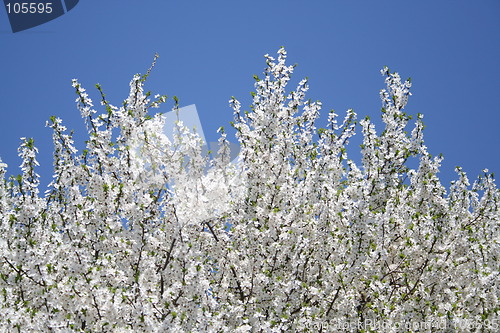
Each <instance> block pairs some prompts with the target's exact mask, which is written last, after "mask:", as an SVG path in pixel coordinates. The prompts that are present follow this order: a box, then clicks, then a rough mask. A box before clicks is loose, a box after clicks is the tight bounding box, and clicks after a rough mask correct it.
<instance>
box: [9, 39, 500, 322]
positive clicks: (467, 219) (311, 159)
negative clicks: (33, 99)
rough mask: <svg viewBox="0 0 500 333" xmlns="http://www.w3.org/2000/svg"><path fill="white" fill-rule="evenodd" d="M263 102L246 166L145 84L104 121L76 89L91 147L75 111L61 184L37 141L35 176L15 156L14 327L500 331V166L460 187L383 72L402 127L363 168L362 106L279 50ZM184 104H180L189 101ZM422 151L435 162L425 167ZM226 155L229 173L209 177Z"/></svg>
mask: <svg viewBox="0 0 500 333" xmlns="http://www.w3.org/2000/svg"><path fill="white" fill-rule="evenodd" d="M266 59H267V68H266V70H265V73H264V77H263V78H262V79H259V78H258V77H255V78H256V83H255V88H256V92H255V93H253V104H252V106H251V108H252V109H251V111H250V112H244V113H242V112H241V111H240V103H239V102H238V101H237V100H236V99H234V98H233V99H232V100H231V101H230V103H231V106H232V107H233V109H234V112H235V122H234V124H233V126H234V128H235V129H236V130H237V137H238V140H239V143H240V146H241V152H240V161H239V163H238V164H236V165H233V164H230V163H229V161H230V158H229V156H230V155H229V148H228V147H229V146H228V142H227V140H226V134H225V133H224V131H223V129H222V128H221V131H220V132H221V136H220V139H219V150H218V153H217V156H216V158H214V159H213V160H209V159H208V158H207V157H206V156H203V155H202V152H201V147H202V144H203V143H202V141H201V139H200V138H199V137H198V136H197V135H196V133H193V132H191V131H190V130H189V129H187V128H185V127H184V126H183V125H182V123H178V124H177V135H176V137H175V140H174V141H173V142H171V141H170V140H169V139H168V138H167V137H166V136H165V135H164V134H163V133H162V128H163V123H162V122H163V120H162V117H161V116H160V115H154V116H150V115H148V110H149V109H150V108H155V107H158V106H159V105H160V104H161V103H163V102H165V100H166V97H165V96H155V97H154V98H152V97H151V96H150V94H149V93H145V92H144V91H143V85H144V82H145V80H146V78H147V76H148V75H149V72H150V71H148V72H147V73H146V75H144V76H140V75H136V76H135V77H134V78H133V80H132V81H131V83H130V95H129V97H128V98H127V100H125V102H124V103H123V106H121V107H116V106H114V105H112V104H111V103H110V102H108V101H107V100H106V98H105V95H104V93H103V92H102V90H101V88H100V87H99V86H97V88H98V90H99V91H100V93H101V96H102V100H101V104H102V105H103V106H104V108H105V112H104V113H102V114H100V115H99V114H97V111H95V110H94V108H93V104H92V101H91V100H90V98H89V96H88V95H87V93H86V92H85V89H83V88H82V87H81V85H80V84H79V83H78V82H77V81H76V80H75V81H74V82H73V86H74V87H75V89H76V93H77V94H78V98H77V104H78V108H79V110H80V112H81V114H82V117H83V118H84V119H85V123H86V125H87V130H88V134H89V139H88V141H87V142H86V149H85V150H84V151H83V152H81V153H79V152H77V150H76V149H75V147H74V143H73V141H72V138H71V135H69V134H67V132H66V128H65V127H64V126H63V124H62V121H61V120H60V119H59V118H56V117H52V118H51V119H50V122H49V123H48V125H49V126H50V127H51V128H52V130H53V141H54V176H53V181H52V182H51V184H50V185H49V188H48V190H47V191H46V192H45V194H44V195H40V193H39V179H38V175H37V174H36V171H35V168H36V166H37V161H36V153H37V150H36V148H35V146H34V143H33V140H31V139H23V143H22V144H21V146H20V148H19V155H20V156H21V158H22V160H23V162H22V165H21V169H22V174H21V175H19V176H18V177H16V178H10V179H7V180H5V165H4V164H0V174H1V176H2V179H4V181H2V182H1V183H0V213H1V216H0V218H1V219H0V234H1V238H0V327H1V329H2V331H16V330H17V331H19V332H27V331H54V332H67V331H80V332H113V331H116V332H123V331H131V332H140V331H151V332H330V331H339V330H347V331H384V332H403V331H447V330H450V329H455V330H457V331H464V332H469V331H474V330H477V331H495V329H496V328H498V327H497V326H496V325H497V320H498V310H499V309H498V300H499V296H500V294H499V289H498V276H499V265H498V253H499V248H498V240H499V232H498V231H499V230H498V228H499V219H500V208H499V204H500V203H499V200H500V193H499V190H498V189H497V188H496V185H495V184H494V181H493V175H491V174H489V173H488V172H487V171H485V173H484V175H482V176H480V177H479V178H478V180H477V181H475V182H474V183H473V184H472V186H471V185H470V183H469V180H468V178H467V176H466V175H465V173H464V172H463V171H462V170H461V169H460V168H457V170H456V171H457V173H458V180H457V181H455V182H454V183H452V185H451V187H450V189H449V190H448V191H447V190H446V189H445V188H444V187H443V185H442V184H441V183H440V181H439V179H438V177H437V175H436V174H437V172H438V171H439V166H440V161H441V158H440V157H434V158H432V157H431V156H430V155H429V153H428V152H427V148H426V146H425V145H424V142H423V134H422V133H423V132H422V131H423V124H422V116H421V115H418V117H417V120H416V123H415V125H414V128H413V130H412V131H411V133H410V134H408V133H406V132H405V128H406V127H407V125H408V122H409V121H410V119H411V117H410V116H409V115H407V114H406V113H404V111H403V110H404V107H405V105H406V103H407V101H408V97H409V96H410V92H409V89H410V86H411V84H410V82H409V81H405V82H402V81H401V79H400V77H399V75H398V74H397V73H391V72H390V71H389V70H388V69H387V68H385V69H383V70H382V74H383V75H384V77H385V82H386V85H387V88H386V89H385V90H382V92H381V98H382V104H383V107H382V120H383V122H384V124H385V128H384V130H383V131H382V132H381V134H377V132H376V131H375V127H374V124H373V123H372V122H371V121H370V119H368V118H365V119H363V120H361V121H360V122H359V124H360V125H361V128H362V134H363V144H362V146H361V149H362V156H363V158H362V161H361V164H360V165H357V164H356V163H355V162H353V161H352V160H350V159H348V156H347V150H346V145H347V143H348V140H349V138H351V137H352V136H353V135H354V133H355V127H356V114H355V113H354V112H353V111H352V110H349V111H348V112H347V116H346V117H345V119H344V120H343V121H342V123H341V124H339V123H338V122H337V115H336V114H335V113H333V112H331V113H330V115H329V118H328V127H327V128H325V129H316V127H315V121H316V120H317V118H318V116H319V111H320V108H321V104H320V103H319V102H310V101H306V99H305V93H306V91H307V89H308V86H307V81H306V80H303V81H301V82H300V83H299V85H298V87H297V88H296V89H295V90H293V91H290V92H287V91H286V87H287V83H288V81H289V80H290V76H291V74H292V72H293V67H291V66H287V65H286V64H285V59H286V53H285V50H284V49H280V50H279V51H278V57H277V59H274V58H272V57H270V56H266ZM175 108H177V101H176V105H175V106H174V109H175ZM409 159H418V161H419V163H418V167H417V168H416V169H412V168H410V167H409V166H408V163H407V162H408V160H409ZM207 166H210V168H209V169H208V171H206V170H207Z"/></svg>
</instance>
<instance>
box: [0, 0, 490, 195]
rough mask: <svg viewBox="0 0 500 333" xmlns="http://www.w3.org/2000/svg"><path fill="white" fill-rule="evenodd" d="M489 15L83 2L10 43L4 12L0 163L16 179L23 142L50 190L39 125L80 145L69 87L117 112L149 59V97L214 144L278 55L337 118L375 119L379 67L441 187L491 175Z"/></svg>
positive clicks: (330, 6)
mask: <svg viewBox="0 0 500 333" xmlns="http://www.w3.org/2000/svg"><path fill="white" fill-rule="evenodd" d="M499 18H500V1H498V0H489V1H488V0H480V1H471V0H468V1H460V0H453V1H452V0H440V1H429V0H423V1H401V0H392V1H389V0H385V1H384V0H381V1H334V0H330V1H327V0H325V1H304V0H303V1H294V0H281V1H279V0H274V1H263V0H260V1H234V0H233V1H218V0H213V1H168V0H143V1H123V0H122V1H118V0H107V1H97V0H95V1H92V0H90V1H80V3H79V4H78V5H77V6H76V7H75V8H74V9H73V10H71V11H70V12H68V13H67V14H65V15H63V16H61V17H59V18H57V19H55V20H53V21H50V22H48V23H46V24H44V25H41V26H38V27H35V28H33V29H30V30H27V31H23V32H19V33H15V34H14V33H12V32H11V30H10V26H9V23H8V20H7V15H6V12H5V10H4V8H3V7H2V8H0V45H1V60H2V61H1V62H0V73H1V75H2V79H1V81H0V112H1V121H0V138H1V142H2V144H1V146H0V157H1V158H2V160H3V161H4V162H5V163H7V164H9V170H8V173H9V174H17V173H18V172H19V170H18V169H17V166H18V165H19V164H20V160H19V159H18V158H17V147H18V145H19V142H20V140H19V138H20V137H33V138H34V139H35V143H36V145H37V146H38V148H39V150H40V155H39V158H38V159H39V162H40V163H41V167H40V169H39V171H40V173H41V174H42V177H43V178H44V179H42V183H43V184H47V183H48V182H49V181H50V175H51V168H52V156H51V152H52V142H51V131H50V129H48V128H46V127H44V126H45V121H46V120H47V119H49V117H50V116H51V115H57V116H59V117H61V118H63V120H64V122H65V124H66V125H67V126H68V127H69V128H70V129H74V130H75V131H76V132H77V134H78V135H76V136H75V138H76V140H77V141H79V143H78V146H79V147H82V146H83V144H82V142H83V140H85V137H84V136H83V135H82V134H84V132H85V130H84V127H83V123H82V121H81V119H80V116H79V113H78V111H77V110H76V107H75V103H74V99H75V97H76V95H75V93H74V89H73V88H72V87H71V79H72V78H78V79H79V80H80V82H81V83H82V84H83V85H84V87H86V88H87V90H89V91H90V94H91V96H92V97H94V98H95V101H96V102H97V101H98V94H97V92H96V91H95V90H94V84H95V83H100V84H101V85H102V87H103V89H104V90H105V92H106V93H107V95H108V97H109V99H110V100H111V102H112V103H113V104H115V105H120V104H121V101H122V100H123V99H124V98H126V96H127V93H128V83H129V81H130V79H131V78H132V76H133V75H134V74H135V73H144V72H145V71H146V70H147V69H148V67H149V66H150V64H151V61H152V59H153V56H154V54H155V52H158V53H159V54H160V58H159V60H158V63H157V66H156V68H155V70H154V72H153V73H152V75H151V77H150V80H149V83H148V85H147V88H148V90H151V91H152V92H153V93H162V94H163V93H164V94H167V95H168V96H170V97H172V96H174V95H177V96H178V97H179V99H180V104H181V105H182V106H183V105H189V104H196V106H197V109H198V112H199V115H200V119H201V122H202V124H203V128H204V132H205V135H206V136H207V139H208V140H209V141H215V140H216V138H217V134H216V130H217V128H218V127H219V126H220V125H224V126H226V127H229V122H230V121H231V120H232V117H233V116H232V111H231V109H230V108H229V106H228V100H229V98H230V97H231V96H236V97H237V98H239V99H240V100H241V101H242V103H243V106H244V107H245V108H246V109H248V104H249V102H250V94H249V92H250V91H252V90H253V79H252V75H253V74H260V73H261V72H262V70H263V69H264V67H265V62H264V58H263V55H264V54H266V53H269V54H275V52H276V51H277V50H278V48H279V47H280V46H285V48H286V49H287V51H288V55H289V58H288V59H289V61H290V64H293V63H298V65H299V66H298V68H297V69H296V73H295V75H294V78H295V82H294V83H296V82H298V81H299V80H300V79H301V78H303V77H305V76H307V77H309V79H310V86H311V89H310V94H309V97H310V98H311V99H313V100H321V101H322V102H323V105H324V110H323V111H324V113H325V114H326V113H327V112H328V110H330V109H335V110H336V111H337V113H338V114H340V116H341V117H342V118H343V116H344V114H345V111H346V110H347V109H348V108H353V109H354V110H355V111H356V112H357V113H358V115H359V117H360V118H362V117H364V116H365V115H369V116H370V117H371V118H372V119H376V120H377V122H378V120H379V115H380V106H381V104H380V99H379V90H380V89H381V88H383V87H384V83H383V78H382V77H381V75H380V72H379V71H380V69H381V68H382V67H383V66H384V65H387V66H389V68H390V69H391V70H392V71H398V72H399V73H400V74H401V75H402V76H403V77H404V78H406V77H412V82H413V96H412V98H411V99H410V103H409V106H408V108H407V112H409V113H410V114H415V115H416V114H417V113H423V114H424V115H425V117H424V121H425V124H426V125H427V128H426V130H425V142H426V145H427V146H428V147H429V150H430V152H431V154H433V155H437V154H439V153H443V154H444V157H445V159H444V162H443V166H442V168H441V178H442V180H443V183H444V184H445V185H448V184H449V182H450V181H451V180H452V179H455V178H456V177H455V174H454V171H453V169H454V167H455V166H456V165H460V166H462V167H463V168H464V170H465V171H466V172H467V173H468V175H469V177H470V178H475V177H476V176H477V175H478V174H479V173H480V172H481V170H482V169H483V168H489V169H490V171H493V172H496V174H498V175H500V154H499V152H500V131H499V129H498V127H499V124H500V102H499V97H500V92H499V88H500V84H499V78H500V19H499ZM95 104H96V105H97V106H98V103H95ZM168 105H169V107H170V106H171V105H172V104H171V103H170V104H168ZM163 111H165V112H166V111H169V109H167V108H165V109H163ZM377 130H378V131H379V132H380V130H381V127H380V126H379V127H377ZM360 139H361V135H360V131H358V135H357V138H356V140H353V141H352V142H351V145H350V146H351V147H350V148H349V150H348V151H353V150H359V148H358V145H359V143H360ZM353 156H354V155H353Z"/></svg>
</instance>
